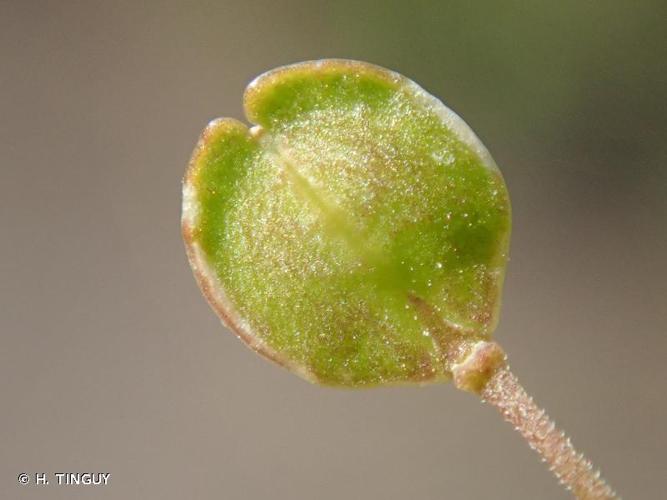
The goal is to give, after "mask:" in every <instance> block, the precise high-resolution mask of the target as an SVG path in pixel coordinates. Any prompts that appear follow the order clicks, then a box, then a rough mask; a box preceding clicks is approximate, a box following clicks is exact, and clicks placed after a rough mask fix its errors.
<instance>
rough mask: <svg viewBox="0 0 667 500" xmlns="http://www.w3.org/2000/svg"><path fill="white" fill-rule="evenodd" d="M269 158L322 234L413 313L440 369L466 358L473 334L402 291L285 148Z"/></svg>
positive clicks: (394, 274) (395, 273)
mask: <svg viewBox="0 0 667 500" xmlns="http://www.w3.org/2000/svg"><path fill="white" fill-rule="evenodd" d="M270 156H271V158H272V160H273V162H274V163H275V164H276V165H277V166H278V167H279V168H281V169H282V171H283V172H284V173H285V175H286V177H287V180H288V183H289V185H290V187H291V188H292V189H293V191H294V193H295V194H296V195H297V196H299V197H300V198H301V199H303V200H305V201H306V202H307V203H308V204H309V205H310V206H311V207H313V208H314V209H315V210H316V213H318V214H319V216H320V218H321V220H322V223H323V227H324V230H325V232H326V233H327V234H329V235H330V236H332V237H334V238H337V239H338V240H340V241H342V242H344V243H345V245H346V246H347V247H348V248H349V249H350V250H351V251H352V252H353V254H354V255H356V256H357V258H358V259H359V262H360V264H361V265H362V266H364V267H365V268H366V269H370V270H372V272H371V273H370V275H369V276H368V278H369V279H371V280H372V281H373V282H374V284H376V285H377V287H378V290H380V291H382V292H383V293H388V294H390V295H392V296H393V297H394V299H398V300H399V301H400V302H401V303H402V304H404V305H406V306H407V307H409V308H411V309H412V310H413V311H414V312H415V314H416V315H417V317H419V319H420V321H421V323H422V324H423V325H424V327H425V328H427V329H428V331H429V332H431V339H432V341H433V345H434V349H435V351H436V353H437V357H438V358H439V361H440V363H441V366H442V367H444V370H445V371H447V372H450V371H451V367H452V366H453V365H454V364H456V363H458V362H459V361H460V360H461V358H463V357H465V356H466V355H467V353H468V352H469V350H470V347H471V345H472V344H473V343H474V342H475V341H476V340H477V339H476V338H475V337H476V335H474V332H472V331H469V330H468V329H466V328H464V327H463V326H461V325H458V324H455V323H452V322H450V321H447V320H446V319H445V318H444V317H443V316H442V315H441V314H439V313H438V311H437V310H436V308H435V307H433V306H432V305H430V304H428V303H427V302H426V301H425V300H424V299H423V298H421V297H419V296H418V295H416V294H415V293H414V292H412V291H409V290H407V291H406V289H405V286H404V285H403V283H404V282H405V278H404V276H403V274H404V270H403V269H402V268H401V267H400V266H399V265H397V263H395V262H393V260H392V259H391V258H388V257H387V256H384V255H383V254H382V253H381V252H380V251H379V250H378V249H374V248H373V247H372V246H370V245H369V244H368V241H369V240H370V238H369V235H367V234H365V232H364V230H363V229H362V228H359V227H358V226H356V225H355V224H353V223H352V222H351V220H352V218H351V217H350V216H349V214H348V213H346V212H345V211H344V210H342V209H341V208H340V207H339V206H337V204H336V203H335V202H334V201H332V200H329V199H327V197H326V195H325V194H324V193H323V192H322V190H321V189H318V188H317V187H316V186H314V185H313V184H312V183H311V182H310V181H309V180H308V179H307V178H306V177H305V176H304V175H302V174H301V173H300V172H299V168H298V166H297V163H296V162H295V160H294V159H293V157H292V156H291V155H290V153H289V151H288V150H287V149H286V148H278V149H277V150H276V151H274V152H273V153H272V154H271V155H270Z"/></svg>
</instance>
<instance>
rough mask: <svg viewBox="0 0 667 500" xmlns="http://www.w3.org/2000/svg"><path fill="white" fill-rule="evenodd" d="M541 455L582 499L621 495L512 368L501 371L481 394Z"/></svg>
mask: <svg viewBox="0 0 667 500" xmlns="http://www.w3.org/2000/svg"><path fill="white" fill-rule="evenodd" d="M480 395H481V397H482V399H483V400H484V401H485V402H487V403H489V404H490V405H492V406H494V407H496V409H497V410H498V411H499V412H500V413H501V415H502V416H503V418H504V419H505V420H506V421H507V422H509V423H510V424H512V425H513V426H514V428H515V429H516V430H517V431H519V433H520V434H521V435H522V436H523V437H524V438H525V439H526V441H527V442H528V444H529V445H530V447H531V448H532V449H534V450H535V451H537V453H539V454H540V455H541V456H542V458H543V459H544V461H545V462H546V463H547V464H549V468H550V470H551V471H552V472H553V473H554V475H555V476H556V477H557V478H558V479H559V480H560V482H561V483H562V484H563V485H564V486H565V487H566V488H567V489H568V490H571V491H572V493H573V494H574V495H575V496H576V497H577V498H579V499H582V500H610V499H618V498H619V497H618V495H616V493H614V491H613V490H612V489H611V488H610V487H609V485H608V484H607V483H606V482H605V481H604V479H602V478H601V477H600V472H599V471H596V470H595V469H594V468H593V466H592V464H591V462H590V461H588V460H587V459H586V457H584V455H583V454H581V453H579V452H577V450H575V449H574V447H573V446H572V443H571V442H570V439H569V438H567V437H566V436H565V434H564V433H563V432H562V431H560V430H559V429H557V428H556V426H555V424H554V422H553V421H551V420H550V419H549V417H548V416H547V414H546V413H545V412H544V410H542V409H540V408H539V407H538V406H537V405H536V404H535V403H534V402H533V398H531V397H530V396H529V395H528V394H527V393H526V391H525V389H524V388H523V387H522V386H521V384H519V381H518V380H517V378H516V376H514V374H513V373H512V372H511V371H510V369H509V367H508V366H506V365H505V366H502V367H500V368H499V369H498V370H497V371H496V372H495V373H494V374H493V375H492V376H491V378H489V380H488V382H487V384H486V385H485V387H484V388H483V389H482V391H481V393H480Z"/></svg>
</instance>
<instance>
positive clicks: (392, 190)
mask: <svg viewBox="0 0 667 500" xmlns="http://www.w3.org/2000/svg"><path fill="white" fill-rule="evenodd" d="M244 105H245V113H246V115H247V118H248V120H249V121H250V122H251V123H252V124H253V125H252V126H251V127H248V126H246V125H245V124H243V123H241V122H239V121H236V120H233V119H230V118H222V119H217V120H214V121H213V122H211V123H210V124H209V125H208V127H206V129H205V130H204V132H203V134H202V136H201V138H200V140H199V143H198V144H197V146H196V148H195V150H194V153H193V155H192V159H191V161H190V165H189V167H188V170H187V173H186V175H185V179H184V183H183V215H182V229H183V237H184V239H185V243H186V248H187V253H188V257H189V260H190V264H191V266H192V269H193V271H194V274H195V276H196V279H197V281H198V283H199V286H200V288H201V290H202V292H203V293H204V295H205V296H206V298H207V300H208V302H209V303H210V304H211V306H212V307H213V309H214V310H215V311H216V313H217V314H218V315H219V316H220V318H221V319H222V321H223V323H224V324H225V325H226V326H227V327H229V328H230V329H231V330H232V331H233V332H234V333H236V335H237V336H238V337H239V338H240V339H241V340H243V341H244V342H245V343H246V344H247V345H248V346H249V347H250V348H252V349H254V350H255V351H256V352H257V353H259V354H261V355H262V356H264V357H265V358H267V359H270V360H272V361H274V362H276V363H278V364H279V365H282V366H284V367H285V368H287V369H288V370H290V371H292V372H293V373H296V374H297V375H299V376H301V377H303V378H304V379H306V380H308V381H310V382H314V383H318V384H323V385H329V386H338V387H348V388H364V387H376V386H388V385H409V384H414V385H423V384H431V383H439V382H445V381H449V380H452V381H453V382H454V385H455V386H456V387H458V388H459V389H462V390H465V391H469V392H471V393H474V394H477V395H479V396H480V397H481V398H482V399H483V400H484V401H485V402H487V403H488V404H490V405H492V406H494V407H495V408H497V409H498V411H499V412H500V413H501V415H502V416H503V417H504V418H505V419H506V420H507V421H508V422H510V423H511V424H512V425H513V426H514V427H515V428H516V429H517V430H518V431H519V432H520V433H521V435H522V436H523V437H524V438H525V439H526V441H527V442H528V444H529V445H530V446H531V447H532V448H533V449H535V450H536V451H537V452H538V453H539V454H540V455H541V456H542V458H543V459H544V460H545V461H546V462H547V463H548V464H549V466H550V468H551V470H552V471H553V472H554V474H555V475H556V477H557V478H558V479H559V480H560V481H561V482H562V483H563V484H564V485H565V486H566V487H567V488H569V489H570V490H571V491H572V492H573V493H574V495H575V496H576V497H577V498H582V499H612V498H618V497H617V496H616V495H615V493H614V492H613V491H612V489H611V488H610V487H609V486H607V484H606V483H605V482H604V481H603V480H602V479H601V478H600V476H599V473H597V472H595V471H594V469H593V467H592V466H591V464H590V462H589V461H588V460H586V459H585V458H584V457H583V455H581V454H580V453H578V452H577V451H575V449H574V448H573V447H572V445H571V443H570V441H569V440H568V439H567V438H566V437H565V436H564V435H563V433H562V432H561V431H559V430H558V429H557V428H556V427H555V426H554V424H553V422H552V421H551V420H550V419H549V418H548V417H547V415H546V414H545V413H544V411H543V410H541V409H540V408H539V407H538V406H537V405H536V404H535V403H533V401H532V399H531V398H530V396H528V394H526V392H525V390H524V389H523V388H522V387H521V385H520V384H519V382H518V381H517V379H516V377H515V376H514V375H513V374H512V372H511V371H510V369H509V365H508V364H507V360H506V356H505V353H504V351H503V350H502V348H501V347H500V346H499V345H498V344H497V343H496V342H494V341H493V340H492V338H491V334H492V333H493V330H494V329H495V326H496V323H497V320H498V310H499V305H500V296H501V291H502V284H503V278H504V275H505V268H506V264H507V257H508V246H509V236H510V229H511V211H510V200H509V196H508V193H507V188H506V186H505V183H504V181H503V178H502V175H501V173H500V170H499V169H498V167H497V166H496V164H495V162H494V161H493V158H492V157H491V155H490V154H489V152H488V151H487V150H486V148H485V147H484V145H483V144H482V143H481V142H480V140H479V139H478V138H477V136H476V135H475V133H474V132H473V131H472V130H471V129H470V127H468V125H467V124H466V123H465V122H464V121H463V120H462V119H461V118H460V117H459V116H457V115H456V114H455V113H454V112H453V111H451V110H450V109H449V108H447V107H446V106H445V105H444V104H443V103H442V102H440V101H439V100H438V99H436V98H435V97H433V96H432V95H430V94H428V93H427V92H426V91H425V90H423V89H422V88H421V87H419V86H418V85H417V84H415V83H414V82H412V81H411V80H409V79H407V78H405V77H403V76H401V75H399V74H397V73H394V72H391V71H388V70H386V69H383V68H380V67H378V66H374V65H371V64H367V63H363V62H356V61H348V60H335V59H334V60H321V61H311V62H304V63H299V64H294V65H292V66H287V67H282V68H278V69H275V70H273V71H269V72H268V73H265V74H263V75H261V76H259V77H258V78H257V79H256V80H254V81H253V82H252V83H251V84H250V85H249V86H248V88H247V90H246V92H245V96H244Z"/></svg>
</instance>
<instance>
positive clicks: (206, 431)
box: [0, 0, 667, 500]
mask: <svg viewBox="0 0 667 500" xmlns="http://www.w3.org/2000/svg"><path fill="white" fill-rule="evenodd" d="M665 6H666V4H665V2H664V1H663V0H656V1H653V2H651V1H633V2H630V1H611V0H610V1H604V2H603V1H597V2H581V1H564V2H546V1H535V2H519V1H514V2H512V1H510V2H495V1H489V2H468V1H459V2H438V1H433V2H389V1H387V2H377V3H364V2H359V1H356V2H347V1H337V2H297V1H294V2H277V1H268V0H267V1H265V2H256V1H255V2H253V1H243V2H241V1H238V2H227V1H211V2H183V3H181V4H180V5H179V4H175V3H170V2H166V3H155V2H84V1H80V2H75V1H63V2H48V1H41V2H38V1H19V0H15V1H0V64H1V70H0V111H1V115H0V168H1V174H0V179H1V180H0V183H1V184H0V185H1V187H2V190H1V193H2V196H0V231H1V234H2V244H1V245H0V280H1V281H0V283H1V284H2V285H1V286H0V335H1V337H0V339H1V341H2V343H1V348H0V387H1V391H2V392H1V393H0V395H1V397H2V404H1V409H0V432H1V434H0V437H1V440H0V498H3V499H5V498H6V499H24V498H29V499H33V498H34V499H77V498H96V499H97V498H99V499H106V498H113V499H121V498H122V499H134V498H137V499H165V500H166V499H184V498H187V499H214V498H215V499H221V498H224V499H265V498H271V499H340V498H349V499H357V498H364V499H368V500H370V499H443V498H447V499H487V498H493V499H538V498H539V499H564V498H567V495H566V494H565V492H563V491H561V489H560V487H559V486H558V485H557V484H556V481H555V480H554V479H553V478H552V477H550V474H549V473H548V472H547V471H546V469H545V468H544V467H543V465H542V464H541V463H540V462H539V460H538V459H537V458H536V456H534V455H533V453H532V452H531V451H530V450H529V449H528V448H527V447H526V445H525V444H524V443H523V442H522V441H521V439H520V438H519V436H518V435H516V434H515V433H514V432H513V431H512V429H511V428H510V427H509V426H507V425H506V424H504V423H503V422H502V421H501V419H500V418H499V416H498V415H497V414H496V413H495V411H494V410H493V409H491V408H488V407H485V406H483V405H481V404H480V403H479V401H477V400H475V398H474V397H472V396H469V395H466V394H463V393H459V392H458V391H456V390H455V389H454V388H453V387H451V386H438V387H429V388H424V389H409V388H405V389H383V390H373V391H363V392H346V391H341V390H332V389H322V388H318V387H315V386H310V385H308V384H306V383H304V382H302V381H301V380H300V379H298V378H296V377H294V376H292V375H290V374H289V373H287V372H285V371H283V370H281V369H279V368H276V367H274V366H272V365H270V364H268V363H266V362H265V361H263V360H261V359H260V358H258V357H257V356H255V355H254V354H253V353H251V352H250V351H249V350H248V349H246V348H245V347H244V346H243V345H241V343H240V342H239V341H237V340H236V339H235V338H234V337H233V336H232V335H230V334H229V333H228V332H226V331H225V330H224V329H223V328H222V327H221V326H220V325H219V322H218V320H217V318H216V316H215V315H214V314H213V313H212V312H211V310H210V309H209V307H208V305H207V304H206V303H205V302H204V300H203V298H202V297H201V295H200V293H199V291H198V289H197V287H196V285H195V282H194V280H193V278H192V276H191V273H190V269H189V267H188V265H187V262H186V258H185V254H184V251H183V246H182V243H181V239H180V234H179V216H180V179H181V176H182V174H183V172H184V169H185V164H186V162H187V159H188V157H189V155H190V151H191V149H192V147H193V146H194V143H195V140H196V138H197V136H198V134H199V132H200V130H201V129H202V128H203V127H204V125H205V124H206V123H207V122H208V121H209V120H210V119H212V118H215V117H217V116H233V117H237V118H242V111H241V94H242V91H243V88H244V86H245V85H246V83H247V82H248V81H249V80H250V79H251V78H252V77H254V76H255V75H257V74H258V73H260V72H262V71H264V70H267V69H270V68H272V67H275V66H278V65H281V64H285V63H291V62H296V61H300V60H304V59H313V58H321V57H332V56H335V57H346V58H355V59H362V60H368V61H371V62H374V63H377V64H380V65H383V66H386V67H389V68H392V69H394V70H397V71H400V72H402V73H404V74H405V75H407V76H409V77H411V78H412V79H414V80H416V81H417V82H419V83H420V84H421V85H423V86H424V87H425V88H427V89H428V90H430V91H431V92H432V93H434V94H435V95H437V96H440V97H441V98H442V99H443V100H444V101H445V102H447V103H448V104H449V105H450V106H451V107H452V108H454V109H455V110H456V111H458V112H459V113H460V114H461V115H462V116H463V117H464V118H465V119H466V121H468V123H469V124H470V125H471V126H472V127H473V129H475V130H476V131H477V133H478V134H479V135H480V136H481V138H482V139H483V140H484V142H485V143H486V144H487V146H488V147H489V149H490V150H491V152H492V153H493V155H494V156H495V158H496V160H497V162H498V164H499V165H500V166H501V168H502V169H503V172H504V174H505V177H506V180H507V183H508V185H509V188H510V192H511V195H512V201H513V207H514V228H515V229H514V234H513V239H512V260H511V264H510V269H509V274H508V279H507V284H506V291H505V296H504V308H503V313H502V317H501V324H500V327H499V329H498V331H497V338H498V339H500V341H501V342H502V344H503V345H504V346H505V348H506V349H507V351H508V352H509V354H510V356H511V361H512V366H513V368H514V370H515V371H516V373H517V374H518V375H519V377H520V378H521V379H522V381H523V382H524V384H525V385H526V387H527V388H528V390H529V391H530V392H532V393H533V394H534V395H535V396H536V398H537V400H538V401H539V402H540V403H541V404H543V405H544V406H545V407H546V408H547V409H548V410H549V412H550V413H551V414H552V416H553V417H554V418H555V419H556V420H557V421H558V422H559V424H561V425H562V426H563V427H564V428H565V429H567V430H568V431H569V433H570V434H571V435H572V437H573V439H574V442H575V443H576V444H577V445H578V446H579V447H580V448H581V449H582V450H584V451H586V452H587V453H588V454H589V455H590V456H591V458H592V459H593V460H594V461H595V462H596V464H597V465H599V466H600V467H601V468H602V470H603V472H604V473H605V475H606V476H608V478H609V479H610V480H611V482H612V484H613V485H614V486H615V487H616V488H617V489H618V490H619V491H620V492H621V493H622V494H623V495H624V497H625V498H627V499H636V498H642V499H654V498H655V499H658V498H664V488H665V487H664V482H665V471H666V470H667V460H666V459H665V449H666V448H667V432H666V431H665V422H666V421H667V400H666V396H665V383H666V382H667V365H666V363H665V359H666V356H667V327H666V323H667V310H666V309H667V308H666V307H665V302H666V300H665V299H666V298H667V264H666V257H667V169H666V168H665V167H666V164H665V163H666V162H665V160H666V158H667V154H666V153H667V151H666V146H665V144H666V141H665V137H666V132H667V120H666V117H665V102H666V97H667V92H666V81H667V66H666V63H665V60H666V55H667V54H666V46H665V39H664V19H665V18H666V17H667V8H666V7H665ZM64 471H72V472H74V471H80V472H85V471H102V472H110V473H111V474H112V478H111V482H110V485H109V486H107V487H105V488H102V487H96V488H94V489H93V488H91V487H78V488H77V487H70V488H67V487H62V486H61V487H58V486H53V485H49V486H47V487H40V486H35V485H27V486H20V485H19V484H18V482H17V475H18V474H19V473H21V472H28V473H31V474H32V473H34V472H48V473H54V472H64Z"/></svg>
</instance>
